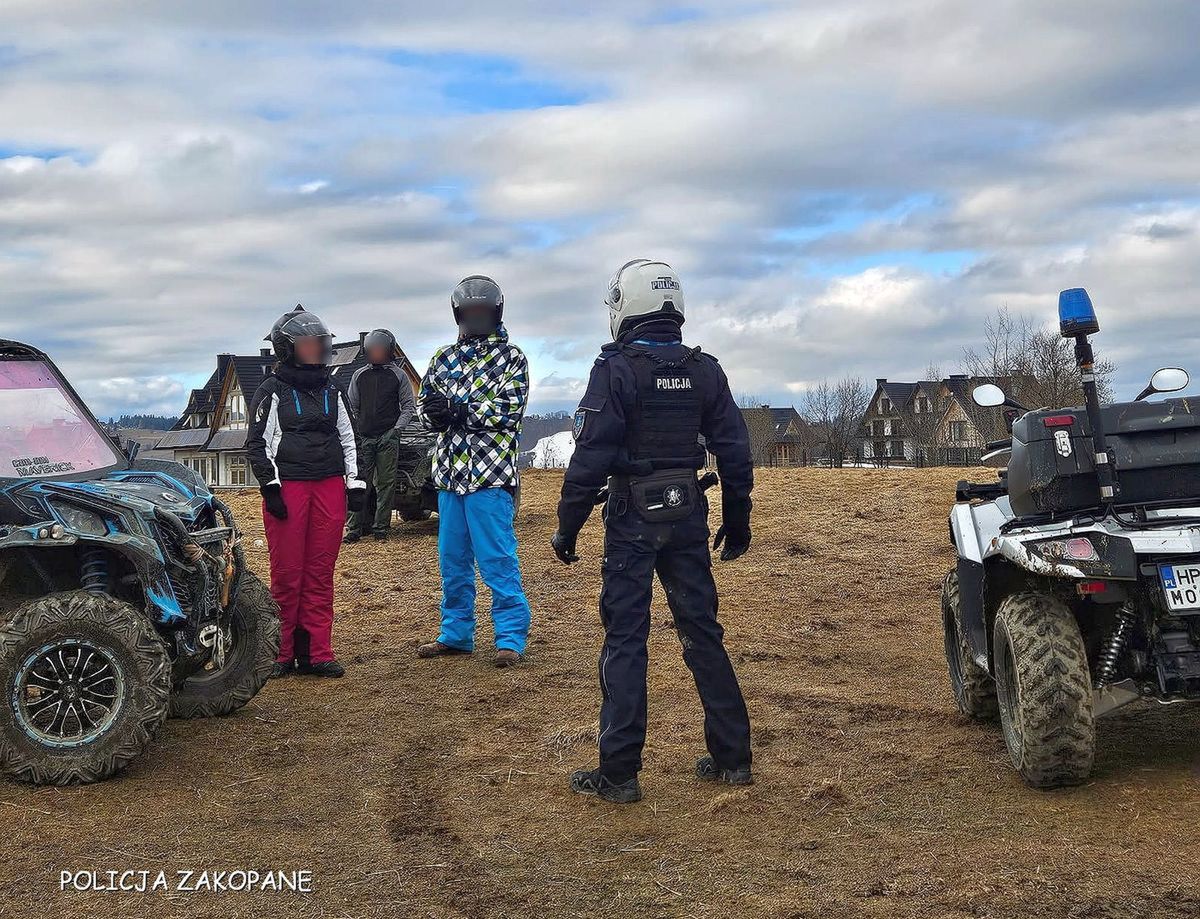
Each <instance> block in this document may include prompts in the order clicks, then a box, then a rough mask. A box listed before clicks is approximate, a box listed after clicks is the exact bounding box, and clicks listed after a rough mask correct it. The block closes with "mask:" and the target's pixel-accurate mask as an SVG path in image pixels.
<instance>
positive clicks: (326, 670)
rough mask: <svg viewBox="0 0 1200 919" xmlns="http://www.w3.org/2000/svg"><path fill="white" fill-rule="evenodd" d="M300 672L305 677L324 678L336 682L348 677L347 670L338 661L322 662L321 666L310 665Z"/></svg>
mask: <svg viewBox="0 0 1200 919" xmlns="http://www.w3.org/2000/svg"><path fill="white" fill-rule="evenodd" d="M300 672H301V673H303V674H304V675H305V676H323V677H329V678H331V679H335V680H336V679H337V678H338V677H343V676H345V675H346V668H345V667H343V666H342V665H341V664H339V663H338V662H337V661H321V663H319V664H309V665H308V666H307V667H305V668H304V669H303V670H301V671H300Z"/></svg>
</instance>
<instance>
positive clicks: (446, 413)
mask: <svg viewBox="0 0 1200 919" xmlns="http://www.w3.org/2000/svg"><path fill="white" fill-rule="evenodd" d="M421 410H422V411H423V412H424V413H425V417H426V418H427V419H428V420H429V426H430V427H431V428H433V430H435V431H445V430H448V429H449V428H450V422H451V421H453V420H454V413H453V412H452V411H451V409H450V400H449V399H447V398H446V397H445V396H443V395H442V394H441V393H440V392H431V393H430V394H429V395H428V396H426V397H425V400H424V402H423V403H422V404H421Z"/></svg>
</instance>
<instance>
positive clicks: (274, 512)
mask: <svg viewBox="0 0 1200 919" xmlns="http://www.w3.org/2000/svg"><path fill="white" fill-rule="evenodd" d="M259 491H260V492H262V497H263V505H264V506H265V507H266V509H267V513H269V514H270V515H271V516H272V517H274V518H275V519H276V520H287V505H286V504H284V503H283V489H282V488H280V487H279V485H278V483H276V484H274V485H264V486H263V487H262V488H260V489H259Z"/></svg>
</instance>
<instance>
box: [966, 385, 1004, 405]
mask: <svg viewBox="0 0 1200 919" xmlns="http://www.w3.org/2000/svg"><path fill="white" fill-rule="evenodd" d="M971 399H972V401H974V403H975V404H976V405H978V406H980V407H982V408H999V407H1000V406H1001V405H1003V404H1004V403H1005V402H1007V401H1008V396H1006V395H1004V390H1003V389H1001V388H1000V387H999V386H997V385H996V384H995V383H982V384H980V385H979V386H976V387H975V388H974V389H973V390H971Z"/></svg>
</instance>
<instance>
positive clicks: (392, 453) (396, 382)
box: [346, 329, 417, 542]
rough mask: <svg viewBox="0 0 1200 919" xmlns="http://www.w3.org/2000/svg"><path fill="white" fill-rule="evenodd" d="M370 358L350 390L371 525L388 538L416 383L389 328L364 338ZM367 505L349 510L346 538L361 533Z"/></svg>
mask: <svg viewBox="0 0 1200 919" xmlns="http://www.w3.org/2000/svg"><path fill="white" fill-rule="evenodd" d="M363 347H364V349H365V350H366V353H367V360H368V361H369V363H368V364H367V366H365V367H361V368H359V369H358V370H356V371H355V372H354V376H352V377H351V378H350V386H349V390H348V393H347V395H348V396H349V399H350V410H351V411H352V412H353V413H354V421H355V428H356V429H357V431H358V437H359V447H360V450H359V467H360V472H361V474H362V478H363V481H365V482H366V483H367V484H368V485H373V486H374V487H375V513H374V517H373V519H372V521H371V524H372V526H371V529H372V533H373V534H374V536H375V538H376V539H386V538H387V536H388V534H389V533H390V531H391V528H392V504H393V501H394V500H395V495H396V462H397V460H398V454H399V451H400V432H401V430H403V429H404V427H405V425H407V424H408V423H409V422H410V421H412V419H413V415H415V414H416V411H417V407H416V401H415V400H414V399H413V391H412V385H411V384H410V383H409V381H408V374H406V373H405V372H404V368H403V367H402V366H401V364H400V361H399V360H398V359H397V358H396V339H395V337H394V336H393V335H392V333H391V332H389V331H388V330H387V329H376V330H375V331H373V332H371V333H370V334H368V335H367V337H366V339H365V340H364V341H363ZM366 515H367V508H366V507H364V508H363V510H361V511H359V512H358V513H355V514H351V515H350V518H349V521H348V523H347V526H346V541H347V542H355V541H357V540H358V539H359V538H360V537H361V536H362V533H363V529H364V527H365V526H366V523H367V521H366V520H365V519H364V518H365V517H366Z"/></svg>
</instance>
